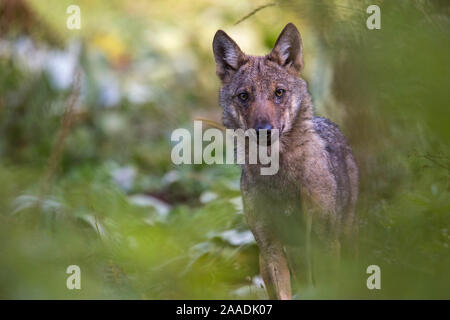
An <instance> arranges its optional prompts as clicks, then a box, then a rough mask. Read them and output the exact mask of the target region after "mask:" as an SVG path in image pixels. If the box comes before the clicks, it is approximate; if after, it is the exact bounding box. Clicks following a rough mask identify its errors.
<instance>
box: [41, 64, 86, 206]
mask: <svg viewBox="0 0 450 320" xmlns="http://www.w3.org/2000/svg"><path fill="white" fill-rule="evenodd" d="M79 94H80V71H79V70H77V71H76V73H75V77H74V82H73V89H72V93H71V94H70V97H69V99H68V101H67V104H66V107H65V109H64V114H63V117H62V120H61V126H60V128H59V132H58V138H57V140H56V142H55V144H54V145H53V148H52V153H51V154H50V158H49V161H48V166H47V169H46V171H45V174H44V178H43V183H42V188H41V195H40V197H39V199H40V200H39V202H41V200H42V197H43V196H45V195H46V194H47V193H48V192H49V189H50V185H51V180H52V178H53V176H54V174H55V172H56V170H57V169H58V167H59V163H60V160H61V156H62V153H63V150H64V142H65V140H66V138H67V135H68V134H69V132H70V129H71V127H72V124H73V109H74V106H75V104H76V102H77V101H78V97H79Z"/></svg>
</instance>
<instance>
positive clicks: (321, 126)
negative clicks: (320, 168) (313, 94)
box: [313, 116, 348, 149]
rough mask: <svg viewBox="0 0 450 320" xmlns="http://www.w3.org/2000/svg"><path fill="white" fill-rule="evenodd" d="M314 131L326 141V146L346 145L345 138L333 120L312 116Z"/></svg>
mask: <svg viewBox="0 0 450 320" xmlns="http://www.w3.org/2000/svg"><path fill="white" fill-rule="evenodd" d="M313 124H314V131H315V132H316V133H317V134H318V135H319V136H320V137H321V138H322V140H324V141H325V142H326V145H327V146H328V148H330V147H331V148H332V146H338V145H341V146H347V145H348V143H347V140H346V139H345V137H344V135H343V134H342V132H341V131H340V130H339V127H338V125H337V124H335V123H334V122H332V121H330V120H329V119H327V118H324V117H317V116H316V117H314V118H313ZM332 149H333V148H332Z"/></svg>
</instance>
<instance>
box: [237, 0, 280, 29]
mask: <svg viewBox="0 0 450 320" xmlns="http://www.w3.org/2000/svg"><path fill="white" fill-rule="evenodd" d="M276 5H278V3H276V2H271V3H268V4H265V5H262V6H260V7H258V8H256V9H255V10H253V11H252V12H250V13H249V14H247V15H246V16H244V17H243V18H242V19H240V20H238V22H236V23H235V24H234V25H238V24H239V23H241V22H242V21H244V20H247V19H248V18H250V17H251V16H253V15H254V14H256V13H257V12H258V11H260V10H262V9H265V8H268V7H273V6H276Z"/></svg>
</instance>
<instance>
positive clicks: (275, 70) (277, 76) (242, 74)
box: [213, 23, 312, 136]
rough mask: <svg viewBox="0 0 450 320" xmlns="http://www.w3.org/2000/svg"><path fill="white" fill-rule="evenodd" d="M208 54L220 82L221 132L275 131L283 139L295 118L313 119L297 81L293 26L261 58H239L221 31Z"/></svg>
mask: <svg viewBox="0 0 450 320" xmlns="http://www.w3.org/2000/svg"><path fill="white" fill-rule="evenodd" d="M213 51H214V58H215V60H216V64H217V75H218V76H219V78H220V80H221V81H222V88H221V90H220V104H221V105H222V107H223V108H224V112H223V123H224V125H225V126H226V127H228V128H231V129H238V128H240V129H244V130H247V129H255V130H257V131H258V130H261V129H266V130H268V131H270V130H271V129H278V130H279V134H280V135H281V136H282V135H283V134H286V133H288V132H289V131H290V130H291V129H292V127H293V124H294V120H295V119H296V118H297V116H298V115H299V113H302V114H303V115H304V116H306V117H310V116H312V107H311V105H310V103H309V102H310V98H309V95H308V93H307V88H306V83H305V81H303V80H302V79H301V78H300V77H299V73H300V71H301V69H302V67H303V59H302V40H301V37H300V33H299V32H298V30H297V28H296V27H295V26H294V25H293V24H292V23H289V24H288V25H286V27H285V28H284V29H283V31H282V32H281V34H280V36H279V37H278V40H277V41H276V43H275V46H274V48H273V49H272V51H271V52H270V53H269V54H268V55H266V56H265V57H255V56H249V55H246V54H244V53H243V52H242V51H241V50H240V48H239V47H238V45H237V44H236V43H235V42H234V41H233V40H232V39H231V38H230V37H229V36H228V35H227V34H226V33H225V32H224V31H222V30H219V31H217V32H216V35H215V36H214V40H213ZM302 109H306V110H302ZM309 109H311V110H309ZM300 110H302V112H301V111H300Z"/></svg>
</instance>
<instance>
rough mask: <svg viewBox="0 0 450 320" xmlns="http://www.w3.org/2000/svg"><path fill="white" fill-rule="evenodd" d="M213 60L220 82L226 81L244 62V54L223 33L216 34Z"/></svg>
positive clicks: (220, 31)
mask: <svg viewBox="0 0 450 320" xmlns="http://www.w3.org/2000/svg"><path fill="white" fill-rule="evenodd" d="M213 51H214V59H215V60H216V64H217V72H216V73H217V75H218V76H219V78H220V80H222V81H224V82H225V81H228V80H230V79H231V77H232V75H233V74H234V73H235V72H236V71H237V70H238V69H239V67H240V66H241V65H242V64H243V63H244V62H245V54H244V53H243V52H242V51H241V49H240V48H239V46H238V45H237V44H236V42H234V41H233V39H231V38H230V37H229V36H228V35H227V34H226V33H225V32H224V31H222V30H219V31H217V32H216V35H215V36H214V40H213Z"/></svg>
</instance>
